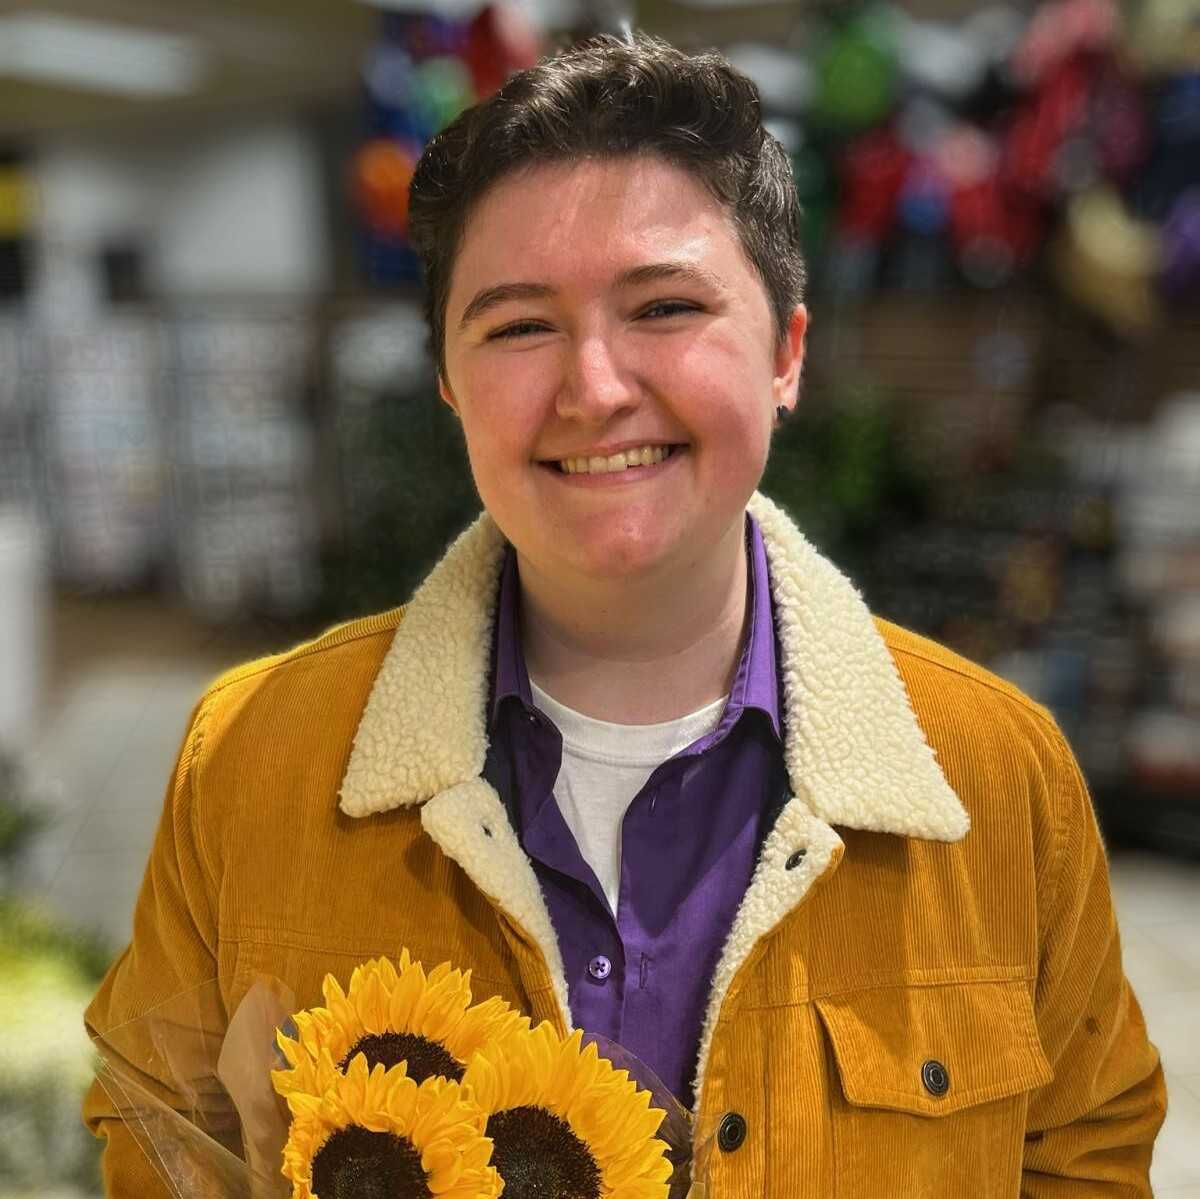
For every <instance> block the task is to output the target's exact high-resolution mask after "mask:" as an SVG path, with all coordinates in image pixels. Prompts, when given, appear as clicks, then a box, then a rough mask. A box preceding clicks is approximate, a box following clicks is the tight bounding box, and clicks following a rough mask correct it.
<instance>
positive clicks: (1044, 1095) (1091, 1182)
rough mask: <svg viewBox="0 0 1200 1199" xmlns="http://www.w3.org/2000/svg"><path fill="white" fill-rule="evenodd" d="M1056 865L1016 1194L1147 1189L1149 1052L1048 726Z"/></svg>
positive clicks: (1077, 782) (1076, 801)
mask: <svg viewBox="0 0 1200 1199" xmlns="http://www.w3.org/2000/svg"><path fill="white" fill-rule="evenodd" d="M1055 749H1056V751H1057V752H1056V756H1055V767H1054V777H1053V778H1052V779H1051V780H1050V783H1051V786H1052V787H1053V789H1054V792H1055V795H1054V800H1055V802H1054V806H1053V809H1052V810H1053V813H1054V825H1055V827H1054V835H1053V841H1052V843H1053V845H1054V846H1055V852H1054V860H1053V861H1052V863H1051V865H1050V870H1051V876H1050V879H1051V881H1050V886H1049V889H1048V892H1047V894H1048V895H1049V900H1048V903H1047V905H1046V908H1045V912H1044V915H1041V916H1040V919H1039V925H1040V930H1041V962H1040V968H1039V972H1038V980H1037V991H1036V995H1035V1010H1036V1014H1037V1021H1038V1031H1039V1034H1040V1037H1041V1042H1042V1047H1043V1049H1044V1051H1045V1053H1046V1056H1047V1058H1048V1059H1049V1061H1050V1065H1051V1066H1052V1068H1053V1070H1054V1079H1053V1081H1052V1082H1050V1083H1048V1084H1047V1085H1046V1086H1044V1087H1042V1088H1040V1089H1039V1090H1038V1091H1036V1092H1035V1093H1034V1095H1033V1096H1032V1097H1031V1102H1030V1106H1029V1112H1028V1117H1027V1122H1026V1134H1025V1155H1024V1172H1023V1176H1022V1185H1021V1194H1022V1196H1024V1197H1025V1199H1067V1197H1068V1196H1070V1197H1072V1199H1073V1197H1076V1196H1078V1197H1079V1199H1082V1197H1083V1196H1088V1197H1090V1199H1098V1197H1099V1196H1102V1195H1109V1196H1113V1197H1114V1199H1115V1197H1116V1196H1122V1197H1133V1196H1149V1195H1150V1194H1151V1190H1150V1182H1149V1169H1150V1155H1151V1150H1152V1148H1153V1143H1154V1138H1155V1136H1156V1134H1157V1133H1158V1130H1159V1128H1160V1126H1161V1125H1162V1122H1163V1118H1164V1115H1165V1113H1166V1088H1165V1085H1164V1081H1163V1072H1162V1065H1161V1063H1160V1061H1159V1056H1158V1051H1157V1050H1156V1049H1155V1048H1154V1046H1153V1045H1151V1044H1150V1042H1149V1040H1148V1039H1147V1036H1146V1024H1145V1021H1144V1020H1143V1018H1142V1012H1141V1008H1140V1007H1139V1006H1138V1002H1137V999H1136V997H1135V996H1134V994H1133V991H1132V989H1131V988H1130V986H1129V981H1128V980H1127V979H1126V977H1125V972H1124V970H1123V968H1122V965H1121V946H1120V939H1119V936H1118V932H1117V922H1116V917H1115V914H1114V911H1113V905H1112V896H1111V893H1110V890H1109V879H1108V861H1107V858H1106V856H1105V852H1104V846H1103V844H1102V842H1101V839H1100V833H1099V829H1098V828H1097V826H1096V819H1095V814H1094V812H1093V810H1092V803H1091V799H1090V797H1089V795H1088V792H1087V788H1086V785H1085V784H1084V781H1083V778H1082V776H1081V774H1080V771H1079V767H1078V765H1077V764H1076V762H1075V759H1074V757H1073V755H1072V754H1071V751H1070V749H1069V748H1068V747H1067V744H1066V742H1065V740H1064V739H1063V737H1062V735H1061V733H1059V732H1058V730H1057V728H1056V729H1055Z"/></svg>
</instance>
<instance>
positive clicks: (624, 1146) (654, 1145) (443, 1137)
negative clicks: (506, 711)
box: [99, 950, 691, 1199]
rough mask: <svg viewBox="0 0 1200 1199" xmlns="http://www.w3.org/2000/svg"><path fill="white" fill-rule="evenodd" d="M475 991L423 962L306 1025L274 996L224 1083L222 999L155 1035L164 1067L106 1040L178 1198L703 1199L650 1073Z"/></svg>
mask: <svg viewBox="0 0 1200 1199" xmlns="http://www.w3.org/2000/svg"><path fill="white" fill-rule="evenodd" d="M470 983H471V980H470V972H469V971H467V972H463V971H461V970H456V969H453V968H452V967H451V965H450V964H449V963H448V962H447V963H443V964H442V965H439V966H437V967H436V968H434V969H433V970H430V971H428V972H427V971H426V970H425V968H424V967H423V966H422V964H421V963H420V962H417V961H414V960H412V959H411V958H410V956H409V954H408V952H407V950H405V951H403V952H402V953H401V955H400V959H399V961H398V963H396V964H393V963H392V962H391V961H389V960H388V959H386V958H379V959H374V960H371V961H368V962H366V963H364V964H362V965H360V966H358V967H357V968H356V969H355V970H354V972H353V973H352V975H351V977H350V980H349V986H348V988H346V989H345V990H343V988H342V986H341V985H340V984H339V982H338V980H337V979H336V978H334V976H333V975H327V976H326V978H325V981H324V984H323V987H322V991H323V998H324V1004H323V1005H322V1006H319V1007H313V1008H309V1009H307V1010H303V1011H298V1012H294V1013H293V1014H291V1015H290V1017H288V1016H287V1013H288V1012H290V1011H291V1006H292V1005H291V1003H290V993H289V992H287V990H286V988H284V987H283V986H282V985H281V984H279V983H278V982H277V981H276V980H271V982H270V983H269V984H267V983H266V982H265V980H264V982H263V983H259V984H256V986H255V987H254V988H252V989H251V992H250V993H249V994H248V995H247V997H246V1000H245V1001H243V1003H242V1005H241V1007H239V1009H238V1011H237V1012H236V1013H235V1015H234V1018H233V1019H232V1020H231V1021H230V1022H229V1026H228V1029H227V1031H226V1033H225V1035H224V1036H223V1037H222V1039H221V1044H220V1049H219V1052H218V1053H217V1054H216V1058H215V1061H213V1062H212V1064H211V1067H209V1066H206V1065H204V1064H203V1063H204V1061H205V1060H206V1059H205V1055H206V1054H208V1055H209V1057H210V1058H211V1051H212V1050H213V1049H214V1048H215V1044H214V1038H213V1035H212V1034H211V1033H208V1032H205V1031H204V1029H205V1027H206V1026H211V1025H213V1023H214V1021H213V1020H212V1019H205V1018H204V1016H203V1011H204V1009H205V1008H206V1007H211V1006H212V1002H215V1001H213V999H212V996H211V995H207V994H204V993H201V994H200V995H199V996H198V997H197V996H194V995H193V996H189V997H187V999H188V1005H190V1006H189V1007H186V1008H181V1007H180V1005H175V1007H174V1009H173V1010H171V1011H169V1012H161V1011H160V1012H159V1013H158V1014H157V1017H156V1019H155V1021H154V1023H153V1025H152V1028H151V1035H150V1036H149V1037H148V1038H147V1037H145V1036H142V1037H141V1039H140V1041H139V1044H145V1043H146V1042H147V1041H149V1043H151V1044H153V1045H154V1046H156V1051H155V1054H154V1057H155V1060H154V1061H150V1062H145V1063H142V1064H140V1066H139V1067H138V1068H133V1067H131V1064H130V1062H129V1059H128V1056H127V1055H123V1054H122V1053H121V1052H120V1044H119V1040H112V1041H106V1039H101V1041H100V1044H99V1047H100V1049H101V1054H102V1059H103V1065H102V1070H101V1074H100V1077H101V1080H102V1081H103V1082H104V1084H105V1087H106V1090H107V1091H108V1093H109V1095H110V1097H112V1098H113V1100H114V1102H115V1103H116V1106H117V1109H118V1111H120V1113H121V1114H122V1116H123V1118H124V1119H125V1122H126V1125H127V1126H128V1127H129V1128H130V1129H131V1131H133V1132H134V1135H135V1137H137V1139H138V1140H139V1142H140V1143H141V1145H142V1148H143V1149H144V1150H145V1151H146V1152H147V1155H148V1156H149V1157H150V1160H151V1161H152V1162H153V1163H154V1164H155V1166H156V1168H157V1169H158V1172H159V1174H160V1176H161V1177H163V1178H164V1180H165V1181H166V1182H167V1184H168V1186H169V1187H170V1188H171V1192H172V1194H173V1195H176V1196H178V1197H179V1199H193V1197H196V1196H200V1195H204V1196H210V1195H216V1196H220V1197H221V1199H242V1197H243V1196H244V1197H245V1199H257V1197H259V1196H263V1197H267V1196H269V1197H271V1199H284V1197H285V1196H287V1197H290V1199H385V1197H386V1199H410V1197H412V1199H418V1197H419V1199H434V1197H435V1196H436V1197H437V1199H496V1197H497V1196H504V1199H668V1197H671V1199H675V1197H677V1196H682V1195H684V1194H687V1193H688V1186H689V1158H690V1150H691V1146H690V1139H691V1138H690V1127H689V1121H688V1117H687V1115H686V1113H685V1112H684V1111H683V1109H682V1108H681V1107H680V1106H679V1104H678V1103H676V1102H675V1100H674V1099H673V1098H672V1097H671V1096H670V1094H669V1092H667V1091H666V1090H665V1088H663V1087H662V1084H661V1083H658V1081H657V1080H656V1079H655V1078H654V1077H653V1075H652V1074H651V1073H650V1072H649V1071H648V1070H647V1069H646V1068H645V1067H644V1066H643V1065H642V1064H641V1063H639V1062H637V1061H636V1059H634V1058H633V1057H632V1055H629V1054H627V1053H626V1051H624V1050H623V1049H622V1048H621V1047H620V1046H618V1045H614V1044H611V1043H609V1042H602V1041H599V1039H593V1040H588V1041H586V1042H585V1040H584V1034H583V1033H582V1032H580V1031H578V1030H576V1031H575V1032H574V1033H572V1034H570V1035H569V1036H567V1037H561V1036H559V1034H558V1033H557V1032H556V1030H555V1029H554V1028H553V1026H552V1025H550V1024H549V1023H543V1024H540V1025H538V1026H536V1027H534V1026H532V1025H531V1022H530V1020H529V1019H528V1017H526V1016H523V1015H521V1014H520V1013H519V1012H516V1011H514V1010H513V1009H512V1008H510V1007H509V1006H508V1004H507V1003H505V1002H504V1001H503V1000H501V999H499V998H490V999H485V1000H483V1001H482V1002H479V1003H475V1002H474V1001H473V996H472V994H471V985H470ZM198 998H199V999H200V1000H204V1001H205V1002H200V1003H198V1002H197V999H198ZM185 1010H191V1011H194V1012H196V1013H197V1016H198V1019H197V1023H196V1024H195V1025H193V1024H192V1023H191V1019H190V1018H189V1017H187V1016H185V1015H184V1014H183V1013H184V1011H185ZM285 1017H286V1018H285ZM280 1025H282V1027H279V1026H280ZM268 1031H270V1032H273V1033H274V1037H273V1039H274V1042H275V1047H274V1049H273V1050H272V1049H270V1048H267V1049H265V1050H264V1048H263V1047H264V1046H265V1045H266V1044H267V1043H268V1042H269V1040H270V1039H271V1038H270V1037H269V1036H268ZM143 1032H144V1030H143ZM184 1034H187V1035H184ZM197 1034H198V1036H197ZM189 1038H190V1041H191V1045H190V1047H185V1043H187V1042H188V1041H189ZM598 1042H599V1044H603V1046H604V1053H603V1055H602V1053H601V1051H600V1048H599V1044H598ZM268 1054H272V1055H273V1059H274V1060H273V1061H272V1060H270V1058H269V1057H268V1056H267V1055H268ZM617 1063H620V1064H619V1065H618V1064H617ZM272 1065H274V1066H276V1067H277V1068H276V1069H271V1066H272ZM164 1078H165V1079H166V1081H168V1082H169V1083H170V1087H169V1088H167V1089H166V1091H162V1090H161V1089H160V1088H159V1087H158V1086H156V1081H158V1080H163V1079H164ZM639 1084H640V1085H639ZM272 1087H273V1091H272ZM167 1092H170V1093H172V1094H173V1100H174V1102H168V1101H167V1099H166V1093H167ZM180 1095H182V1096H183V1097H184V1100H185V1103H186V1104H187V1106H188V1109H189V1110H188V1113H187V1116H186V1117H185V1116H184V1115H182V1114H180V1113H179V1112H178V1110H176V1109H177V1108H178V1106H179V1102H178V1098H179V1096H180ZM280 1097H281V1098H282V1100H283V1103H285V1104H286V1109H285V1108H284V1107H283V1105H282V1104H281V1103H280ZM239 1139H240V1141H241V1144H240V1145H238V1144H237V1142H238V1140H239ZM285 1180H286V1181H285Z"/></svg>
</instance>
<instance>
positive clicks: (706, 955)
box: [484, 514, 787, 1103]
mask: <svg viewBox="0 0 1200 1199" xmlns="http://www.w3.org/2000/svg"><path fill="white" fill-rule="evenodd" d="M746 553H747V557H748V565H749V570H748V572H747V574H748V584H747V586H748V593H747V602H748V604H749V608H750V613H751V618H750V622H749V632H748V634H747V637H746V642H745V645H744V646H743V649H742V653H741V657H740V659H739V661H738V667H737V673H736V674H735V676H734V680H733V686H732V688H731V689H730V695H729V700H728V702H727V703H726V705H725V708H724V710H723V712H722V715H721V719H720V722H719V723H718V725H717V727H716V728H715V729H714V730H713V731H712V732H711V733H708V734H707V735H705V736H703V737H701V738H700V740H698V741H696V742H694V743H693V744H692V745H690V746H688V747H687V748H686V749H684V750H681V751H680V752H679V753H677V754H676V755H675V756H674V757H672V758H669V759H668V760H667V761H665V762H663V763H662V764H661V765H660V766H658V767H657V768H656V769H655V770H654V772H653V773H652V774H651V775H650V777H649V779H647V781H646V784H645V786H644V787H643V788H642V789H641V791H640V792H638V794H637V795H636V796H635V797H634V799H633V801H632V802H631V803H630V805H629V808H628V809H627V811H626V813H625V818H624V821H623V823H622V826H621V876H620V891H619V899H618V903H617V911H616V913H615V914H614V913H613V912H611V911H610V909H609V906H608V901H607V900H606V899H605V896H604V892H603V890H602V888H601V886H600V883H599V881H598V880H597V878H596V876H595V874H594V872H593V871H592V869H591V867H590V866H589V865H588V864H587V862H585V861H584V859H583V856H582V855H581V854H580V851H579V847H578V845H577V844H576V841H575V838H574V836H573V835H572V833H571V831H570V829H569V828H568V827H567V824H566V821H565V820H564V819H563V816H562V813H561V812H560V811H559V807H558V804H557V803H556V802H555V799H554V783H555V780H556V779H557V777H558V771H559V766H560V764H561V760H562V738H561V736H560V734H559V732H558V729H557V728H556V727H555V726H554V724H553V723H552V722H551V721H550V719H549V718H548V717H547V716H545V715H544V714H543V713H541V712H540V711H539V710H538V709H537V708H536V707H535V706H534V703H533V698H532V694H531V690H530V686H529V675H528V672H527V670H526V667H525V659H524V655H523V653H522V650H521V637H520V630H519V627H518V625H519V607H520V605H519V589H520V580H519V577H518V570H517V562H516V555H515V553H514V552H513V550H512V549H511V547H510V548H509V550H508V551H507V556H506V559H505V562H504V567H503V570H502V572H501V579H500V593H499V597H498V602H497V609H496V636H495V657H494V661H493V677H492V699H491V710H490V711H491V734H492V735H491V748H490V749H489V752H488V759H487V763H486V765H485V767H484V775H485V777H487V778H488V780H489V781H490V782H491V783H492V784H493V785H494V786H495V787H496V789H497V790H498V791H499V793H500V795H501V797H502V798H503V799H504V801H505V803H506V805H507V807H508V810H509V813H510V815H511V816H512V818H513V822H514V827H515V828H516V830H517V834H518V836H519V837H520V840H521V844H522V845H523V847H524V849H525V852H526V853H527V854H528V855H529V857H530V859H531V860H532V862H533V868H534V871H535V873H536V874H537V877H538V881H539V882H540V884H541V887H542V891H543V893H544V895H545V898H546V903H547V906H548V908H549V911H550V919H551V921H552V922H553V924H554V929H555V932H556V934H557V936H558V942H559V947H560V949H561V951H562V956H563V964H564V967H565V970H566V975H567V990H568V994H569V997H570V1001H571V1011H572V1015H573V1016H574V1019H575V1023H576V1024H577V1025H578V1026H579V1027H581V1028H583V1029H585V1030H586V1031H588V1032H595V1033H601V1034H603V1035H604V1036H606V1037H609V1038H611V1039H612V1040H615V1041H619V1042H620V1043H621V1044H622V1045H624V1046H625V1047H626V1048H627V1049H630V1050H632V1051H633V1052H634V1053H635V1054H637V1055H638V1057H640V1058H641V1059H642V1060H643V1061H644V1062H646V1064H647V1065H649V1066H650V1068H651V1069H652V1070H654V1072H655V1073H656V1074H657V1075H658V1076H659V1078H661V1079H662V1081H663V1082H664V1083H666V1085H667V1086H668V1087H670V1089H671V1090H672V1091H673V1092H674V1093H675V1094H676V1095H677V1096H678V1097H679V1098H680V1099H681V1100H682V1101H683V1102H685V1103H690V1102H691V1084H692V1079H693V1075H694V1073H695V1067H696V1053H697V1049H698V1047H699V1042H700V1033H701V1028H702V1026H703V1022H704V1016H705V1011H706V1007H707V1003H708V993H709V988H710V985H711V981H712V974H713V971H714V969H715V968H716V964H717V959H718V957H719V955H720V952H721V948H722V946H723V945H724V943H725V939H726V937H727V935H728V933H729V929H730V927H731V926H732V924H733V918H734V916H735V914H736V912H737V908H738V904H739V903H740V902H741V899H742V896H743V895H744V894H745V891H746V887H747V886H748V884H749V882H750V876H751V874H752V872H753V870H754V865H755V862H756V860H757V857H758V852H759V849H760V848H761V846H762V842H763V839H764V838H765V837H766V834H767V833H768V832H769V831H770V826H771V824H772V823H773V822H774V820H775V817H776V816H777V815H778V812H779V808H780V806H781V805H782V802H783V801H784V800H785V799H786V797H787V776H786V772H785V770H784V765H783V749H782V739H781V733H780V701H779V694H780V688H779V672H778V669H777V649H776V644H775V627H774V620H773V616H772V605H771V590H770V582H769V577H768V574H767V557H766V550H765V549H764V547H763V542H762V535H761V533H760V531H759V529H758V526H757V525H756V524H755V522H754V520H753V519H752V518H751V517H750V516H749V514H747V516H746Z"/></svg>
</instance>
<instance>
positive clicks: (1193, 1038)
mask: <svg viewBox="0 0 1200 1199" xmlns="http://www.w3.org/2000/svg"><path fill="white" fill-rule="evenodd" d="M109 618H110V619H115V618H111V616H110V617H109ZM88 620H89V615H88V613H87V612H86V611H80V612H75V613H73V614H69V615H68V619H67V620H66V623H65V625H64V624H63V622H62V621H61V620H60V622H59V631H60V641H62V640H65V641H66V642H67V643H68V646H69V645H70V642H71V640H72V638H75V639H76V644H75V648H74V650H73V651H72V652H71V654H70V656H69V657H63V656H61V645H60V657H59V660H58V665H57V667H56V671H55V677H54V679H53V685H52V687H51V697H52V699H51V703H50V705H49V709H50V710H49V714H48V718H47V720H46V721H45V723H44V727H43V731H42V736H41V737H40V740H39V742H38V745H37V749H36V752H35V754H34V757H33V761H32V763H31V765H32V767H33V771H34V774H35V776H36V777H37V778H39V779H40V780H41V781H42V785H43V787H44V793H45V797H46V798H47V799H48V800H49V801H50V802H51V804H52V806H53V808H54V810H55V812H56V823H55V826H54V827H53V828H52V829H51V831H50V832H49V833H47V834H46V835H44V836H43V837H42V839H41V841H40V843H39V845H38V848H37V849H36V850H35V851H34V853H33V854H32V855H31V859H30V861H29V863H28V866H27V868H26V870H25V875H24V878H25V885H26V887H27V888H28V889H29V890H30V891H32V892H35V893H38V894H40V895H42V896H44V898H45V899H46V900H47V901H48V902H49V904H50V905H51V906H52V907H54V908H55V909H57V910H58V911H60V912H61V913H62V914H63V915H65V916H67V917H68V918H70V919H71V920H73V921H75V922H76V923H79V924H85V925H90V926H91V927H94V928H96V929H98V930H100V931H102V932H103V933H104V934H106V935H107V936H108V937H109V938H111V940H112V942H113V943H114V945H120V944H122V943H123V942H124V941H125V940H126V939H127V938H128V936H129V928H130V914H131V911H132V907H133V901H134V897H135V895H136V892H137V888H138V885H139V882H140V880H141V874H142V869H143V866H144V864H145V858H146V852H147V850H148V848H149V845H150V841H151V838H152V836H153V832H154V826H155V823H156V821H157V819H158V814H159V811H160V809H161V806H162V799H163V792H164V787H165V785H166V782H167V779H168V777H169V775H170V771H171V767H172V765H173V761H174V756H175V753H176V751H177V749H178V746H179V741H180V738H181V736H182V734H183V731H184V728H185V725H186V722H187V718H188V714H189V713H190V711H191V708H192V705H193V704H194V703H195V701H196V699H197V698H198V696H199V694H200V692H201V690H202V688H203V686H204V684H205V683H206V682H207V681H208V680H209V679H211V678H212V677H213V676H214V675H215V674H216V673H217V672H218V671H219V670H220V669H221V668H223V667H224V666H226V665H228V664H230V663H232V662H234V661H238V660H242V659H245V658H247V657H250V656H253V654H254V653H255V652H258V651H259V650H260V649H261V648H263V645H265V639H264V640H263V642H262V644H259V645H255V644H253V639H249V640H247V639H245V638H243V639H239V640H238V641H237V642H234V641H232V640H231V639H230V638H228V637H223V636H218V635H216V634H213V633H211V632H210V633H202V632H197V631H196V630H195V629H194V628H190V627H189V626H188V625H187V624H186V622H184V623H183V624H181V625H179V627H178V628H177V629H176V630H175V632H174V633H173V634H171V635H166V636H164V635H162V630H161V627H160V630H159V635H158V636H157V637H154V636H147V635H146V631H145V625H144V624H140V625H138V626H137V627H136V630H135V633H134V635H133V637H132V638H130V637H128V636H126V638H125V640H124V649H123V650H119V646H118V642H119V641H120V637H119V636H118V635H117V634H113V633H111V629H110V634H111V636H110V637H109V639H108V641H107V642H106V643H105V644H101V645H100V647H99V649H100V650H105V649H106V650H107V652H97V642H96V639H95V638H93V637H85V636H84V635H83V632H82V631H83V630H84V629H86V628H87V627H88ZM117 623H118V624H119V623H120V621H118V622H117ZM159 625H160V626H161V619H160V621H159ZM101 641H102V642H103V641H104V639H103V638H101ZM135 647H136V648H135ZM1112 878H1113V888H1114V895H1115V898H1116V905H1117V911H1118V914H1119V916H1120V920H1121V927H1122V938H1123V944H1124V952H1125V962H1126V970H1127V972H1128V974H1129V977H1130V979H1131V980H1132V982H1133V984H1134V987H1135V989H1136V991H1137V994H1138V997H1139V999H1140V1000H1141V1003H1142V1007H1143V1010H1144V1011H1145V1015H1146V1020H1147V1024H1148V1026H1149V1028H1150V1034H1151V1037H1152V1039H1153V1040H1154V1041H1155V1043H1156V1044H1157V1045H1158V1046H1159V1048H1160V1050H1161V1051H1162V1056H1163V1062H1164V1064H1165V1068H1166V1072H1167V1077H1168V1084H1169V1088H1170V1111H1169V1115H1168V1117H1167V1123H1166V1125H1165V1127H1164V1129H1163V1132H1162V1134H1161V1136H1160V1138H1159V1141H1158V1144H1157V1147H1156V1152H1155V1160H1154V1167H1153V1180H1154V1184H1155V1194H1156V1195H1159V1196H1165V1197H1168V1199H1200V864H1192V865H1188V864H1183V863H1178V862H1172V861H1169V860H1165V859H1162V858H1158V857H1153V856H1150V855H1144V854H1119V855H1117V856H1115V857H1114V859H1113V862H1112Z"/></svg>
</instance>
